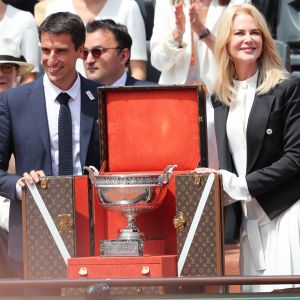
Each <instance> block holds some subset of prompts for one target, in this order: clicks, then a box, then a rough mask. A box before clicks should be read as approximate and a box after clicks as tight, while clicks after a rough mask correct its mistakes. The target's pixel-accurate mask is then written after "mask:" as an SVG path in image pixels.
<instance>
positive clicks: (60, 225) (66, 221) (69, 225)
mask: <svg viewBox="0 0 300 300" xmlns="http://www.w3.org/2000/svg"><path fill="white" fill-rule="evenodd" d="M57 229H58V232H59V233H60V234H70V233H72V231H73V219H72V216H71V215H70V214H60V215H58V216H57Z"/></svg>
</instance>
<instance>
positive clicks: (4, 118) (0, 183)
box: [0, 92, 20, 200]
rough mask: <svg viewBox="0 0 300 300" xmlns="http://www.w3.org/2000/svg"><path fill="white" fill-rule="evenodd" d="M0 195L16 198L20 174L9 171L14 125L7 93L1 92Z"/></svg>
mask: <svg viewBox="0 0 300 300" xmlns="http://www.w3.org/2000/svg"><path fill="white" fill-rule="evenodd" d="M0 124H1V125H0V126H1V127H0V128H1V129H0V195H1V196H3V197H5V198H9V199H12V200H13V199H15V197H16V183H17V181H18V180H19V178H20V176H17V175H11V174H8V173H7V169H8V164H9V159H10V157H11V154H12V152H13V143H12V127H11V120H10V113H9V109H8V105H7V94H6V93H5V92H4V93H1V94H0Z"/></svg>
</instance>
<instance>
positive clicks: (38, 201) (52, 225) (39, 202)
mask: <svg viewBox="0 0 300 300" xmlns="http://www.w3.org/2000/svg"><path fill="white" fill-rule="evenodd" d="M25 182H26V184H27V187H28V189H29V191H30V192H31V195H32V197H33V199H34V201H35V203H36V205H37V207H38V208H39V210H40V213H41V215H42V216H43V218H44V220H45V222H46V225H47V227H48V229H49V231H50V233H51V235H52V237H53V239H54V242H55V244H56V246H57V248H58V250H59V252H60V254H61V256H62V257H63V259H64V261H65V263H66V265H67V262H68V259H69V258H71V256H70V253H69V251H68V249H67V247H66V245H65V243H64V241H63V239H62V238H61V236H60V234H59V232H58V230H57V227H56V225H55V223H54V221H53V219H52V217H51V215H50V213H49V211H48V209H47V207H46V205H45V203H44V201H43V199H42V197H41V194H40V193H39V191H38V189H37V187H36V185H35V184H30V183H28V182H27V181H26V180H25Z"/></svg>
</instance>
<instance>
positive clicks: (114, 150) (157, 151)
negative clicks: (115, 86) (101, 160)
mask: <svg viewBox="0 0 300 300" xmlns="http://www.w3.org/2000/svg"><path fill="white" fill-rule="evenodd" d="M106 101H107V122H108V153H109V162H108V163H109V171H113V172H120V171H133V172H134V171H154V170H163V169H164V168H165V166H166V165H168V164H177V165H178V167H177V170H190V169H193V168H195V166H196V165H197V164H198V162H199V160H200V151H199V127H198V101H197V90H196V89H190V90H182V92H180V91H179V90H176V89H175V90H153V91H151V92H150V93H149V90H145V91H143V90H139V92H138V93H136V92H134V91H126V92H125V93H124V92H120V91H118V90H113V91H109V92H107V94H106Z"/></svg>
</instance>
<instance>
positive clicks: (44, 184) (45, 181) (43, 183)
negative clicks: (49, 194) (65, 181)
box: [40, 178, 48, 190]
mask: <svg viewBox="0 0 300 300" xmlns="http://www.w3.org/2000/svg"><path fill="white" fill-rule="evenodd" d="M40 183H41V188H42V189H43V190H45V189H47V188H48V179H46V178H41V180H40Z"/></svg>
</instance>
